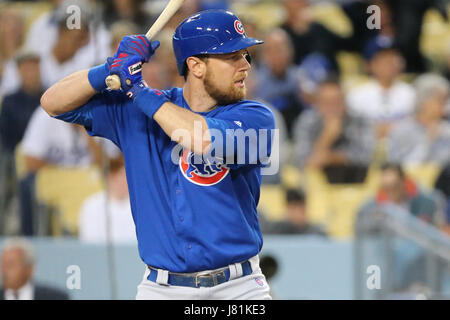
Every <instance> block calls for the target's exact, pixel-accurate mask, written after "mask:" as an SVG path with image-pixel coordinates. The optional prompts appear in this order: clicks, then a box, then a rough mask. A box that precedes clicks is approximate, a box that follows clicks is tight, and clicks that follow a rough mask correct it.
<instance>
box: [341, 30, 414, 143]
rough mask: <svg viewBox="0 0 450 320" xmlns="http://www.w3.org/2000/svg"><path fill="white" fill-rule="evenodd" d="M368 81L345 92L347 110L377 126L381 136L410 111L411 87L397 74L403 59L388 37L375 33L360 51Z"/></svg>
mask: <svg viewBox="0 0 450 320" xmlns="http://www.w3.org/2000/svg"><path fill="white" fill-rule="evenodd" d="M364 56H365V58H366V60H367V63H368V67H369V70H370V73H371V75H372V77H371V80H370V81H369V82H367V83H364V84H362V85H361V86H358V87H356V88H354V89H352V90H351V91H350V92H349V93H348V95H347V104H348V107H349V112H351V113H352V114H355V115H357V116H361V117H364V118H367V119H369V120H371V121H373V122H374V123H376V125H377V137H378V138H379V139H384V138H385V137H386V136H387V134H388V133H389V130H390V128H391V126H392V124H394V123H395V122H397V121H399V120H401V119H403V118H405V117H407V116H409V115H411V114H412V113H413V111H414V103H415V93H414V88H413V87H412V86H411V85H409V84H407V83H406V82H403V81H400V80H398V79H397V77H398V76H399V75H400V73H401V72H402V70H403V66H404V62H403V58H402V56H401V55H400V53H399V52H398V51H397V50H396V49H395V48H394V47H393V43H392V39H391V38H388V37H384V36H379V37H376V38H375V39H373V40H372V41H371V42H369V43H368V44H367V46H366V47H365V51H364Z"/></svg>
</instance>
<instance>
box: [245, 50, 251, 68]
mask: <svg viewBox="0 0 450 320" xmlns="http://www.w3.org/2000/svg"><path fill="white" fill-rule="evenodd" d="M244 57H245V60H247V62H248V64H250V65H251V64H252V56H251V55H250V53H249V52H248V51H246V52H245V53H244Z"/></svg>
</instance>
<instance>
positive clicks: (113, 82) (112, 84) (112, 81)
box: [105, 74, 120, 90]
mask: <svg viewBox="0 0 450 320" xmlns="http://www.w3.org/2000/svg"><path fill="white" fill-rule="evenodd" d="M105 83H106V86H107V87H108V88H109V89H111V90H119V89H120V78H119V76H118V75H116V74H112V75H110V76H107V77H106V79H105Z"/></svg>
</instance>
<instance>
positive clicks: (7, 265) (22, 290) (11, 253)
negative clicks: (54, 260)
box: [0, 238, 69, 300]
mask: <svg viewBox="0 0 450 320" xmlns="http://www.w3.org/2000/svg"><path fill="white" fill-rule="evenodd" d="M34 269H35V254H34V249H33V247H32V246H31V244H30V243H29V242H28V241H27V240H25V239H20V238H11V239H8V240H6V241H5V243H4V245H3V252H2V256H1V278H2V288H1V289H0V300H68V299H69V296H68V294H67V293H66V292H64V291H62V290H60V289H56V288H53V287H49V286H44V285H41V284H37V283H35V282H34V281H33V273H34Z"/></svg>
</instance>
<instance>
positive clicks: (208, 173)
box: [179, 150, 230, 186]
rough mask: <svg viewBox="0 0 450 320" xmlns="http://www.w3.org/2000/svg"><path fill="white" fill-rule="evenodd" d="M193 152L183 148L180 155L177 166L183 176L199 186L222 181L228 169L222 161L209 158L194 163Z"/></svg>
mask: <svg viewBox="0 0 450 320" xmlns="http://www.w3.org/2000/svg"><path fill="white" fill-rule="evenodd" d="M194 155H195V154H194V153H193V152H191V151H188V150H183V154H182V155H181V157H180V161H179V167H180V170H181V172H182V173H183V176H184V177H185V178H186V179H187V180H189V181H190V182H192V183H194V184H197V185H200V186H212V185H215V184H216V183H219V182H220V181H222V180H223V179H224V178H225V177H226V176H227V175H228V172H229V171H230V168H228V167H227V166H226V165H225V164H223V163H217V162H214V161H211V160H210V159H206V160H203V161H202V162H201V163H195V162H196V161H194Z"/></svg>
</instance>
